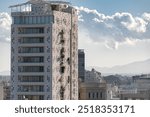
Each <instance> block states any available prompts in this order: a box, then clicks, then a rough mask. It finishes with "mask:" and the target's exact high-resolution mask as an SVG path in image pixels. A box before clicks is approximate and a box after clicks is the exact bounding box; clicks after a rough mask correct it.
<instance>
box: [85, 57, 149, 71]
mask: <svg viewBox="0 0 150 117" xmlns="http://www.w3.org/2000/svg"><path fill="white" fill-rule="evenodd" d="M91 68H95V69H96V70H97V71H100V72H101V73H110V74H111V73H113V74H147V73H150V59H147V60H145V61H136V62H133V63H129V64H126V65H118V66H114V67H111V68H109V67H96V66H93V67H87V69H91Z"/></svg>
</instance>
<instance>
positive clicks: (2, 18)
mask: <svg viewBox="0 0 150 117" xmlns="http://www.w3.org/2000/svg"><path fill="white" fill-rule="evenodd" d="M26 1H27V0H4V1H2V0H1V1H0V29H1V31H0V47H1V49H0V54H1V57H0V72H2V71H9V70H10V26H11V17H10V15H9V14H10V9H9V8H8V7H9V6H10V5H15V4H18V3H23V2H26ZM68 1H71V2H72V3H73V5H74V6H77V9H78V11H79V48H82V49H85V53H86V66H99V67H105V66H106V67H112V66H116V65H124V64H128V63H132V62H134V61H143V60H146V59H149V58H150V52H149V51H150V0H68ZM81 6H82V7H81ZM94 9H95V10H94Z"/></svg>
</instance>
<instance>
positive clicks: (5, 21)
mask: <svg viewBox="0 0 150 117" xmlns="http://www.w3.org/2000/svg"><path fill="white" fill-rule="evenodd" d="M10 26H11V17H10V15H9V14H8V13H4V12H3V13H0V29H1V30H0V41H1V42H9V41H10Z"/></svg>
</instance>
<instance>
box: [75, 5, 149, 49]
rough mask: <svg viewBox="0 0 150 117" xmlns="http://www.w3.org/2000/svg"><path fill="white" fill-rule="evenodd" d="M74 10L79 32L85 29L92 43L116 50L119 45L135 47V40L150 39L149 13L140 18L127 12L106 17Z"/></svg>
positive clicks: (86, 9)
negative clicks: (77, 15) (76, 13)
mask: <svg viewBox="0 0 150 117" xmlns="http://www.w3.org/2000/svg"><path fill="white" fill-rule="evenodd" d="M76 8H77V9H78V14H79V16H80V17H79V30H82V29H87V30H88V35H89V37H90V39H91V40H92V41H94V42H100V43H104V44H105V45H106V47H108V48H111V49H117V48H118V46H119V45H121V44H129V45H135V42H136V41H135V40H143V39H150V23H149V22H150V14H149V13H144V14H142V16H141V17H137V16H133V15H132V14H131V13H127V12H123V13H119V12H118V13H115V14H114V15H111V16H108V15H105V14H103V13H99V12H98V11H97V10H91V9H88V8H84V7H76ZM81 32H82V31H79V33H81ZM80 35H81V34H80ZM79 39H80V37H79Z"/></svg>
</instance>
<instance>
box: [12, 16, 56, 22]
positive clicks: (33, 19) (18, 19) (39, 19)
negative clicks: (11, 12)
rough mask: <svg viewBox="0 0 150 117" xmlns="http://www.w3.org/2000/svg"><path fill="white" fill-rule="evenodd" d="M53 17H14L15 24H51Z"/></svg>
mask: <svg viewBox="0 0 150 117" xmlns="http://www.w3.org/2000/svg"><path fill="white" fill-rule="evenodd" d="M51 22H54V18H53V16H14V17H13V24H50V23H51Z"/></svg>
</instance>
